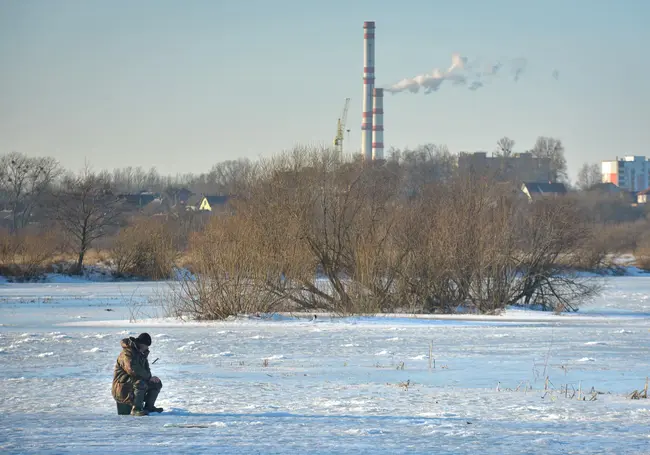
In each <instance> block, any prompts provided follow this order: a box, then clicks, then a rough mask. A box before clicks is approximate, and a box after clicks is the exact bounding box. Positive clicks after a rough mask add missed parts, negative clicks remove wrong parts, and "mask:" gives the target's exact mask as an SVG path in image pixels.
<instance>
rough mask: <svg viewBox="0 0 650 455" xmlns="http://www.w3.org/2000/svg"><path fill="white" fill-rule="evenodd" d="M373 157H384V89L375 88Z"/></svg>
mask: <svg viewBox="0 0 650 455" xmlns="http://www.w3.org/2000/svg"><path fill="white" fill-rule="evenodd" d="M372 106H373V107H372V159H373V161H374V160H383V159H384V89H383V88H376V89H374V90H373V101H372Z"/></svg>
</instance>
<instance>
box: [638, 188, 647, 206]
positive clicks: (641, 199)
mask: <svg viewBox="0 0 650 455" xmlns="http://www.w3.org/2000/svg"><path fill="white" fill-rule="evenodd" d="M648 194H650V188H646V189H645V190H643V191H639V192H638V193H636V203H637V204H646V203H647V202H648Z"/></svg>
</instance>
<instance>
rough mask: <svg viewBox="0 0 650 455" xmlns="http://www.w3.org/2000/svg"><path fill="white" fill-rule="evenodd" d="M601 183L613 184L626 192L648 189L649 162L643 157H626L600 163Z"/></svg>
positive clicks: (649, 182) (649, 185)
mask: <svg viewBox="0 0 650 455" xmlns="http://www.w3.org/2000/svg"><path fill="white" fill-rule="evenodd" d="M602 174H603V183H613V184H614V185H617V186H618V187H619V188H623V189H626V190H628V191H642V190H645V189H646V188H648V187H650V181H649V177H650V162H648V160H647V159H646V157H645V156H626V157H624V158H623V159H618V158H616V160H614V161H603V162H602Z"/></svg>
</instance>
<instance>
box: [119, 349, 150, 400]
mask: <svg viewBox="0 0 650 455" xmlns="http://www.w3.org/2000/svg"><path fill="white" fill-rule="evenodd" d="M121 345H122V352H121V353H120V355H119V356H118V357H117V362H116V363H115V370H114V372H113V387H112V393H113V398H115V400H116V401H118V402H120V403H131V402H132V401H133V384H134V383H135V382H136V381H139V380H144V381H148V380H149V379H151V370H150V369H149V361H148V360H147V357H148V356H149V351H147V352H146V353H145V354H143V353H141V352H140V351H139V350H138V344H137V342H136V341H135V338H133V337H129V338H124V339H123V340H122V341H121Z"/></svg>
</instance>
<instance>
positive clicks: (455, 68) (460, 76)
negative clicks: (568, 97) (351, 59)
mask: <svg viewBox="0 0 650 455" xmlns="http://www.w3.org/2000/svg"><path fill="white" fill-rule="evenodd" d="M526 64H527V61H526V59H525V58H516V59H513V60H509V61H507V62H506V63H503V62H496V63H490V64H487V65H485V64H481V63H480V62H478V61H476V62H470V61H469V59H468V58H467V57H463V56H461V55H460V54H453V55H452V57H451V66H450V67H449V69H447V70H440V69H438V68H436V69H434V70H433V71H432V72H431V73H428V74H421V75H419V76H415V77H413V78H409V79H402V80H401V81H399V82H398V83H396V84H394V85H392V86H389V87H384V91H386V92H390V93H400V92H405V91H409V92H411V93H418V92H419V91H420V89H423V90H424V93H425V94H427V93H431V92H435V91H438V89H439V88H440V86H441V85H442V84H443V82H444V81H450V82H451V83H452V84H453V85H464V86H466V87H467V88H468V89H469V90H472V91H474V90H478V89H479V88H481V87H484V86H485V85H486V84H488V83H489V81H490V79H492V78H494V77H497V75H498V74H499V73H500V72H501V70H502V68H503V67H504V66H508V67H509V68H510V71H511V73H512V78H513V80H514V81H515V82H516V81H518V80H519V78H520V77H521V75H522V74H523V73H524V71H525V69H526Z"/></svg>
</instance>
